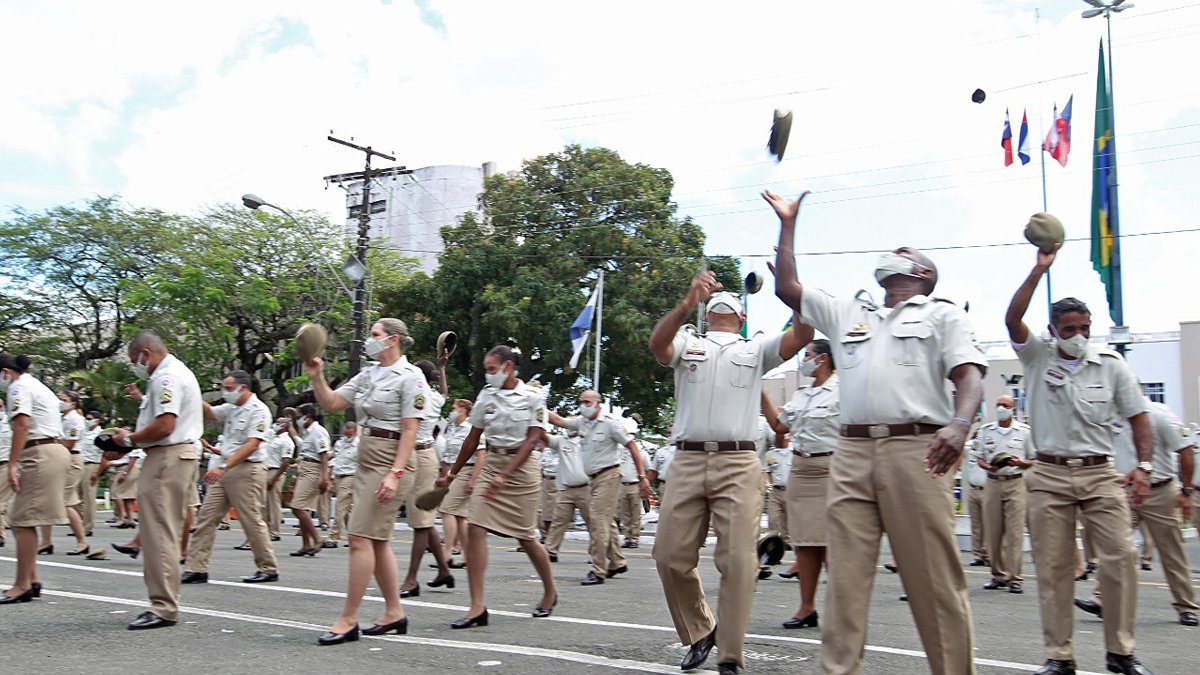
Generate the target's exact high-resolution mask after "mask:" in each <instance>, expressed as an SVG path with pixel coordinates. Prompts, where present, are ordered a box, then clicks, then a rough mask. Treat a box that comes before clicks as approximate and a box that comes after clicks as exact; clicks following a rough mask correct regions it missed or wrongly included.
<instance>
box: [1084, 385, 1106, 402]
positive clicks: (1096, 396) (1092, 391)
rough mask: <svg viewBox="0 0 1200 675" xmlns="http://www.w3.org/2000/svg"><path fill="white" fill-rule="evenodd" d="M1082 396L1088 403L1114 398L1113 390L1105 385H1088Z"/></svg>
mask: <svg viewBox="0 0 1200 675" xmlns="http://www.w3.org/2000/svg"><path fill="white" fill-rule="evenodd" d="M1082 397H1083V400H1085V401H1087V402H1088V403H1107V402H1108V401H1111V400H1112V392H1111V391H1109V390H1107V389H1105V388H1103V387H1087V388H1085V389H1084V390H1083V394H1082Z"/></svg>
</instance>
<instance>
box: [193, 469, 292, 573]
mask: <svg viewBox="0 0 1200 675" xmlns="http://www.w3.org/2000/svg"><path fill="white" fill-rule="evenodd" d="M266 494H267V467H265V466H263V464H262V462H242V463H241V464H238V465H237V466H235V467H233V468H232V469H227V470H226V471H225V475H224V476H222V477H221V480H219V481H217V483H216V485H210V486H209V488H208V493H207V494H206V495H205V496H204V503H203V504H201V505H200V517H199V518H197V519H196V533H195V534H194V535H192V545H191V547H190V548H189V549H188V557H187V569H188V571H189V572H207V571H208V559H209V556H211V555H212V547H213V540H214V539H215V538H216V536H217V526H218V525H220V524H221V520H222V519H223V518H224V517H225V516H226V515H228V514H229V507H230V506H232V507H233V508H234V510H235V511H237V516H238V522H239V523H241V524H242V532H244V533H245V535H246V541H247V543H249V544H250V549H251V550H252V551H253V552H254V566H255V567H256V568H258V571H260V572H266V573H267V574H276V573H278V572H279V566H278V565H277V564H276V563H275V551H274V550H273V549H272V548H271V535H269V534H267V524H266V522H264V521H263V519H262V511H263V503H264V502H265V501H266Z"/></svg>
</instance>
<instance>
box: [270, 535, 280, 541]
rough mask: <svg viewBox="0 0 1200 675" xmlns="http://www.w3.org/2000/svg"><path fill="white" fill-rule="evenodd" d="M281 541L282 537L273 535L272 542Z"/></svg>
mask: <svg viewBox="0 0 1200 675" xmlns="http://www.w3.org/2000/svg"><path fill="white" fill-rule="evenodd" d="M280 539H281V537H280V536H279V535H277V534H273V535H271V541H279V540H280Z"/></svg>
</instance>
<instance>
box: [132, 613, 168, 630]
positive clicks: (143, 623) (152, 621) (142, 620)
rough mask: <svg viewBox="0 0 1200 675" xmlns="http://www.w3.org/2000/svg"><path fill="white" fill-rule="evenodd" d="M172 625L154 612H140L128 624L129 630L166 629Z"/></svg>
mask: <svg viewBox="0 0 1200 675" xmlns="http://www.w3.org/2000/svg"><path fill="white" fill-rule="evenodd" d="M174 625H175V622H174V621H168V620H166V619H164V618H162V617H160V616H159V615H157V614H155V613H154V612H142V613H141V614H139V615H138V618H136V619H134V620H133V622H132V623H130V624H129V630H150V629H152V628H166V627H168V626H174Z"/></svg>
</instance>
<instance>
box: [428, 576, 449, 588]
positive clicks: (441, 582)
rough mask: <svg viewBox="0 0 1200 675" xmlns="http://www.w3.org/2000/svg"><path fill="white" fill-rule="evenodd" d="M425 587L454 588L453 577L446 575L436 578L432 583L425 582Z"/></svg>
mask: <svg viewBox="0 0 1200 675" xmlns="http://www.w3.org/2000/svg"><path fill="white" fill-rule="evenodd" d="M426 585H427V586H429V587H430V588H437V587H438V586H445V587H446V588H454V575H453V574H447V575H446V576H444V577H438V578H436V579H434V580H433V581H428V582H426Z"/></svg>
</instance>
